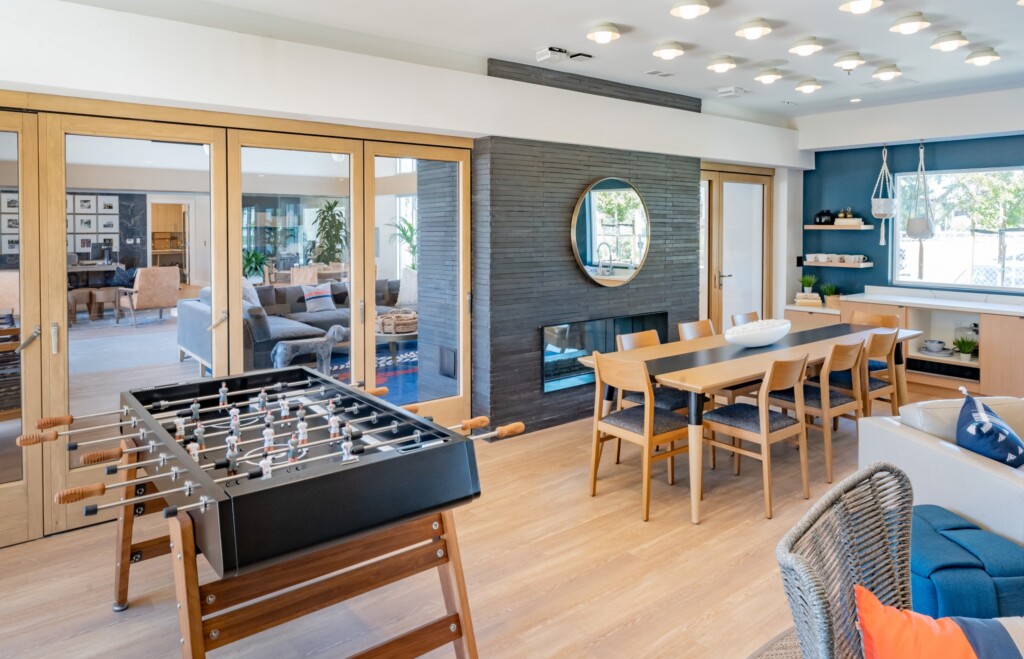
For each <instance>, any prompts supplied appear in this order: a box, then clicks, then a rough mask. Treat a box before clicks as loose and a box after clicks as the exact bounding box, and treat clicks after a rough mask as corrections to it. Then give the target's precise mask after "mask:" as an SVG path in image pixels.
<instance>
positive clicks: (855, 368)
mask: <svg viewBox="0 0 1024 659" xmlns="http://www.w3.org/2000/svg"><path fill="white" fill-rule="evenodd" d="M866 367H867V362H866V361H864V342H863V341H858V342H857V343H837V344H835V345H834V346H832V349H831V350H829V352H828V356H827V357H825V363H824V364H822V366H821V377H820V379H819V381H820V382H821V407H822V409H829V408H831V407H832V401H831V392H832V388H831V387H829V386H828V384H827V383H828V382H831V374H832V373H840V372H842V371H850V376H851V378H852V383H851V390H850V392H848V395H850V396H852V397H853V399H854V400H856V401H858V403H859V401H860V399H861V389H860V383H861V377H862V376H863V375H864V374H865V373H866V371H864V370H863V369H865V368H866Z"/></svg>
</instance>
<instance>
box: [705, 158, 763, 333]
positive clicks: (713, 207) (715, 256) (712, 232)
mask: <svg viewBox="0 0 1024 659" xmlns="http://www.w3.org/2000/svg"><path fill="white" fill-rule="evenodd" d="M700 180H701V181H707V182H708V236H707V245H708V261H707V263H708V268H707V278H708V280H707V287H708V318H710V319H712V322H713V323H714V324H715V327H716V328H718V331H720V332H722V331H725V329H726V327H725V319H724V318H722V293H721V291H722V289H721V287H720V281H719V280H718V273H719V272H720V271H721V267H722V258H723V243H724V235H723V230H722V222H723V220H724V209H723V207H722V196H723V195H722V189H723V187H724V184H725V183H751V184H755V185H762V186H763V189H764V193H763V197H762V204H763V224H762V229H761V233H762V241H761V314H762V317H764V318H768V317H770V316H771V314H772V272H773V267H774V263H773V251H772V246H773V242H774V236H773V235H772V227H773V225H774V213H773V211H774V202H773V199H774V197H773V192H774V188H775V177H774V170H771V169H765V168H760V167H742V166H739V165H720V164H717V163H702V165H701V172H700Z"/></svg>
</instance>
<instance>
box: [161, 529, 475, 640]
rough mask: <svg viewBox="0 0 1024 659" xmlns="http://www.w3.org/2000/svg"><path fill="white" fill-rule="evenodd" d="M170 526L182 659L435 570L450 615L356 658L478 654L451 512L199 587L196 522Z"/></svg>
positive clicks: (374, 532) (368, 534) (446, 614)
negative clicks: (450, 649)
mask: <svg viewBox="0 0 1024 659" xmlns="http://www.w3.org/2000/svg"><path fill="white" fill-rule="evenodd" d="M169 522H170V537H171V552H172V563H173V566H174V586H175V592H176V595H177V599H178V621H179V624H180V627H181V637H182V640H181V645H182V656H183V657H186V658H190V657H205V656H206V652H207V651H209V650H213V649H216V648H219V647H223V646H225V645H227V644H229V643H233V642H235V641H238V640H240V639H243V638H245V637H247V636H251V635H253V634H257V633H259V632H261V631H264V630H267V629H270V628H272V627H275V626H277V625H280V624H283V623H286V622H289V621H291V620H295V619H296V618H299V617H301V616H305V615H308V614H311V613H313V612H315V611H319V610H320V609H323V608H326V607H328V606H332V605H334V604H338V603H339V602H343V601H345V600H348V599H350V598H352V597H356V596H358V595H362V594H365V593H368V592H370V591H373V590H375V589H377V588H381V587H383V586H386V585H388V584H391V583H395V582H396V581H400V580H402V579H405V578H407V577H410V576H413V575H415V574H419V573H421V572H424V571H426V570H431V569H437V570H438V571H439V575H440V585H441V593H442V596H443V598H444V603H445V610H446V613H445V615H444V616H442V617H441V618H438V619H437V620H434V621H432V622H429V623H427V624H426V625H423V626H421V627H418V628H416V629H413V630H411V631H408V632H406V633H404V634H401V635H399V636H397V637H395V638H393V639H390V640H388V641H385V642H384V643H381V644H380V645H377V646H375V647H373V648H370V649H368V650H366V651H364V652H363V653H361V654H359V655H358V656H360V657H396V656H397V657H405V656H408V657H414V656H419V655H422V654H424V653H426V652H429V651H430V650H433V649H435V648H438V647H441V646H442V645H445V644H447V643H453V644H454V647H455V652H456V656H458V657H460V658H462V657H469V658H474V657H476V656H477V651H476V640H475V637H474V635H473V624H472V620H471V618H470V614H469V603H468V598H467V595H466V584H465V579H464V577H463V573H462V559H461V556H460V554H459V549H458V541H457V539H456V535H455V524H454V520H453V518H452V514H451V512H450V511H445V512H442V513H435V514H431V515H427V516H424V517H420V518H417V519H413V520H411V521H408V522H404V523H401V524H398V525H395V526H392V527H388V528H385V529H381V530H379V531H373V532H370V533H367V534H365V535H362V536H359V537H356V538H353V539H351V540H347V541H345V542H343V543H340V544H337V545H333V546H330V547H327V548H324V549H320V550H315V551H312V552H309V553H304V554H302V555H300V556H297V557H295V558H292V559H289V560H287V561H283V562H280V563H276V564H274V565H270V566H268V567H265V568H260V569H257V570H254V571H252V572H248V573H245V574H242V575H240V576H234V577H224V578H222V579H219V580H217V581H213V582H210V583H206V584H203V585H200V584H199V577H198V569H197V564H196V547H195V535H194V528H193V522H192V518H191V517H189V516H188V514H187V513H184V512H179V513H178V515H177V516H176V517H172V518H171V519H170V520H169ZM282 591H283V592H282Z"/></svg>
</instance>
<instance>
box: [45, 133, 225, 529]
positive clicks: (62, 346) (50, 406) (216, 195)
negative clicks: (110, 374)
mask: <svg viewBox="0 0 1024 659" xmlns="http://www.w3.org/2000/svg"><path fill="white" fill-rule="evenodd" d="M39 124H40V125H39V138H40V166H39V171H40V194H39V199H40V217H42V218H48V219H47V221H45V222H42V223H40V234H41V243H40V246H41V254H40V257H41V258H40V264H41V267H42V268H43V270H44V271H45V272H49V273H59V275H58V276H51V277H50V278H48V280H47V281H45V282H43V286H41V288H42V289H43V290H41V291H40V295H41V300H42V305H41V307H42V308H41V323H42V326H43V336H42V337H41V339H42V340H41V341H40V342H39V343H40V344H41V345H43V346H45V347H47V348H48V347H49V346H50V343H51V339H50V328H51V325H52V324H54V323H55V324H56V327H57V329H58V342H57V348H58V349H57V352H56V353H54V352H52V350H50V349H44V350H42V353H43V382H42V384H43V391H46V392H47V393H48V395H47V396H45V397H44V398H43V405H42V406H43V409H42V415H43V416H58V415H63V414H67V413H68V411H69V407H70V391H69V373H68V359H67V352H68V335H67V328H68V319H67V284H66V280H67V277H66V274H65V272H66V265H67V261H66V251H67V250H66V238H65V234H66V231H65V222H64V218H65V216H66V212H65V211H66V208H65V205H66V194H67V185H66V183H67V181H66V175H65V174H66V167H65V155H66V153H65V145H66V138H67V136H68V135H85V136H93V137H111V138H123V139H141V140H160V141H163V142H183V143H189V144H209V145H210V222H211V228H210V251H211V254H212V255H214V256H216V255H217V254H223V253H224V252H225V250H226V249H227V245H226V240H227V238H228V236H227V199H226V195H225V194H224V181H225V179H226V176H227V139H226V131H225V130H223V129H220V128H210V127H206V126H186V125H180V124H167V123H158V122H149V121H134V120H127V119H110V118H104V117H88V116H80V115H60V114H49V113H42V114H40V115H39ZM58 219H59V220H60V222H57V220H58ZM237 258H238V259H241V255H239V256H238V257H237ZM210 274H211V278H212V280H213V281H212V286H213V290H212V303H213V304H212V307H211V314H210V321H211V323H213V322H214V321H215V320H216V319H217V318H218V317H219V316H220V313H221V311H222V310H227V309H228V308H229V304H228V301H229V294H230V292H229V289H230V288H232V287H230V286H229V285H228V284H229V283H230V275H229V269H228V263H227V262H226V261H225V260H224V259H217V258H213V259H212V264H211V273H210ZM234 288H235V289H238V294H239V295H240V293H241V291H240V288H241V282H240V281H239V282H235V286H234ZM212 334H213V336H212V341H213V346H212V348H213V359H212V362H213V365H212V370H213V374H214V376H218V375H223V374H227V373H228V345H229V337H228V328H227V327H226V326H224V325H221V326H219V327H217V328H216V329H214V330H213V332H212ZM118 404H119V401H114V400H112V401H110V407H111V409H114V408H116V407H117V405H118ZM43 452H44V456H43V461H44V464H45V465H46V466H47V467H48V472H49V473H48V477H47V478H46V479H45V487H44V492H43V495H44V496H45V497H46V499H47V500H48V501H52V500H53V495H54V493H56V492H57V491H59V490H62V489H64V488H67V487H73V486H77V485H84V484H86V483H90V482H94V481H99V480H102V478H101V475H102V466H100V467H98V468H94V467H80V468H76V469H74V470H70V469H68V458H67V450H66V449H65V448H64V446H63V444H62V443H61V442H48V443H46V444H45V445H44V448H43ZM43 510H44V531H45V533H47V534H49V533H55V532H57V531H63V530H66V529H68V528H72V527H75V526H80V525H82V523H83V522H84V519H83V518H82V517H81V513H80V512H76V513H74V514H73V516H72V517H71V518H70V520H69V514H68V507H67V506H61V505H57V504H53V503H51V504H49V505H46V506H44V508H43Z"/></svg>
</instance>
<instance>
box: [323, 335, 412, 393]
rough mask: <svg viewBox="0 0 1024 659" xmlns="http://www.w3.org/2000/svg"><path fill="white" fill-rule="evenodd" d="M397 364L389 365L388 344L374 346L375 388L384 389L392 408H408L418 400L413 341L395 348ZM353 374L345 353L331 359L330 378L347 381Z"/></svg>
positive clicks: (390, 363) (390, 362)
mask: <svg viewBox="0 0 1024 659" xmlns="http://www.w3.org/2000/svg"><path fill="white" fill-rule="evenodd" d="M397 355H398V363H397V364H395V363H392V361H391V350H390V348H389V347H388V345H387V344H384V345H380V346H377V382H376V383H375V385H374V386H377V387H387V388H388V394H387V396H384V398H385V400H387V401H388V402H390V403H394V404H395V405H407V404H409V403H414V402H416V401H417V399H418V395H417V384H418V382H419V361H420V355H419V352H418V346H417V343H416V341H415V340H413V341H403V342H401V343H399V344H398V352H397ZM351 373H352V362H351V360H350V359H349V355H348V353H345V352H339V353H335V354H333V355H332V356H331V376H332V377H335V378H337V379H339V380H348V379H349V378H350V377H351Z"/></svg>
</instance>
